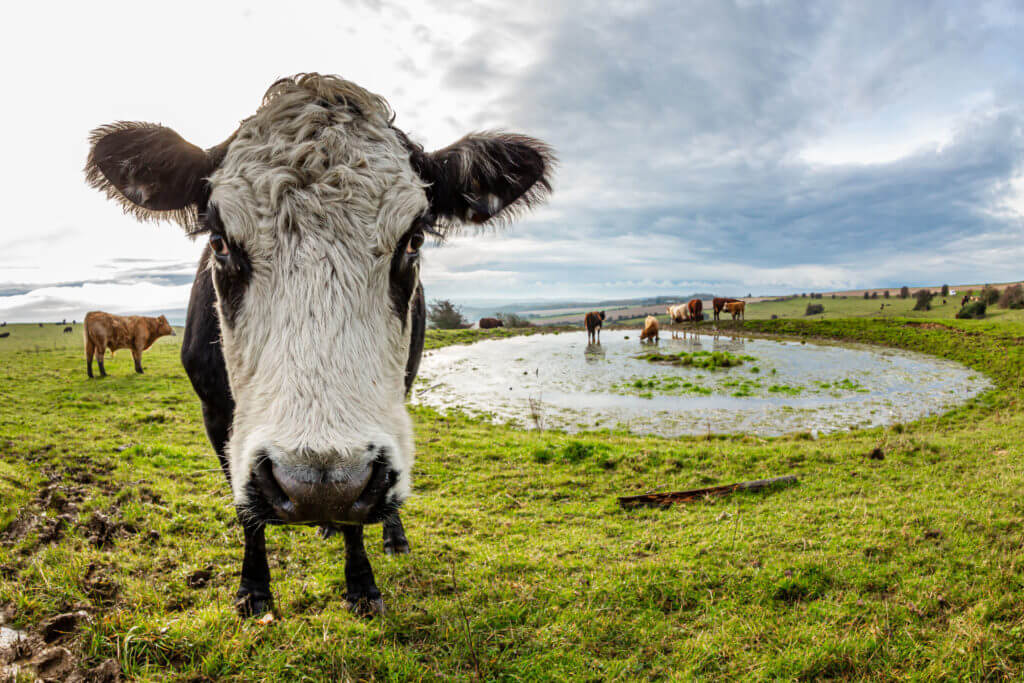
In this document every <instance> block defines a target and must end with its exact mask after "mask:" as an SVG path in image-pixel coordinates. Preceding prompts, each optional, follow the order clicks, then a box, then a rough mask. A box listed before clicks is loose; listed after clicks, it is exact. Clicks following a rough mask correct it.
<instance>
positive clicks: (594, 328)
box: [583, 311, 605, 344]
mask: <svg viewBox="0 0 1024 683" xmlns="http://www.w3.org/2000/svg"><path fill="white" fill-rule="evenodd" d="M604 318H605V315H604V311H591V312H590V313H587V315H586V316H584V317H583V324H584V325H586V326H587V343H588V344H600V343H601V327H602V325H603V323H604Z"/></svg>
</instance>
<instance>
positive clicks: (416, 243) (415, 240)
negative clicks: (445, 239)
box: [405, 230, 425, 254]
mask: <svg viewBox="0 0 1024 683" xmlns="http://www.w3.org/2000/svg"><path fill="white" fill-rule="evenodd" d="M424 239H425V237H424V235H423V231H422V230H417V231H416V232H414V233H413V234H411V235H409V242H408V243H407V244H406V245H405V253H406V254H416V253H419V250H420V247H422V246H423V240H424Z"/></svg>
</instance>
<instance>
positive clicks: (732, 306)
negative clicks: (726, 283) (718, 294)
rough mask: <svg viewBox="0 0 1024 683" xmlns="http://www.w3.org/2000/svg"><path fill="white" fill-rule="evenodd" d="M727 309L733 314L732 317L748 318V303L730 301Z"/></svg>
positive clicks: (726, 306)
mask: <svg viewBox="0 0 1024 683" xmlns="http://www.w3.org/2000/svg"><path fill="white" fill-rule="evenodd" d="M725 310H727V311H729V313H731V314H732V319H733V320H735V319H736V318H743V319H744V320H746V317H747V313H746V310H747V304H745V303H744V302H742V301H730V302H729V303H727V304H726V305H725Z"/></svg>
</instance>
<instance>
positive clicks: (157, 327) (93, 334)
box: [84, 311, 174, 377]
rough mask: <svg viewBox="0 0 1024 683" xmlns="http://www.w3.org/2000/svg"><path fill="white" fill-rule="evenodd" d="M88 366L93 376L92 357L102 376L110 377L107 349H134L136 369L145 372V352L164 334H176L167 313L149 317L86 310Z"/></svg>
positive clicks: (85, 326) (86, 360)
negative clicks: (143, 361)
mask: <svg viewBox="0 0 1024 683" xmlns="http://www.w3.org/2000/svg"><path fill="white" fill-rule="evenodd" d="M84 329H85V369H86V372H87V373H88V374H89V377H92V359H93V358H94V357H95V358H96V362H97V363H98V364H99V366H100V376H101V377H106V376H107V371H106V370H105V369H104V367H103V355H104V354H105V353H106V351H107V349H110V352H111V353H113V352H114V351H117V350H118V349H130V350H131V352H132V358H133V359H135V372H137V373H139V374H142V352H143V351H145V350H146V349H148V348H149V347H150V346H152V345H153V342H155V341H156V340H157V339H159V338H160V337H163V336H164V335H168V334H172V335H173V334H174V330H172V329H171V325H170V323H168V322H167V318H166V317H165V316H160V317H159V318H147V317H146V316H142V315H128V316H120V315H111V314H110V313H104V312H103V311H91V312H89V313H86V314H85V324H84Z"/></svg>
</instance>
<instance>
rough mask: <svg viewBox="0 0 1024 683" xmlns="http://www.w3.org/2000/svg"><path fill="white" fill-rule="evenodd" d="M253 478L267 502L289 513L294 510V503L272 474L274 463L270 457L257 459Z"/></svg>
mask: <svg viewBox="0 0 1024 683" xmlns="http://www.w3.org/2000/svg"><path fill="white" fill-rule="evenodd" d="M253 478H254V479H255V480H256V485H257V486H259V488H260V491H261V492H262V493H263V495H264V496H266V498H267V502H268V503H270V504H271V505H273V506H274V507H275V508H278V509H279V510H281V511H283V512H285V513H286V514H289V515H290V514H292V513H293V512H294V511H295V504H294V503H293V502H292V501H291V499H290V498H289V497H288V494H286V493H285V492H284V489H283V488H281V483H280V482H278V480H277V477H275V476H274V463H272V462H271V460H270V458H268V457H266V456H263V457H262V458H260V459H259V461H258V462H257V463H256V468H255V470H254V471H253Z"/></svg>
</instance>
